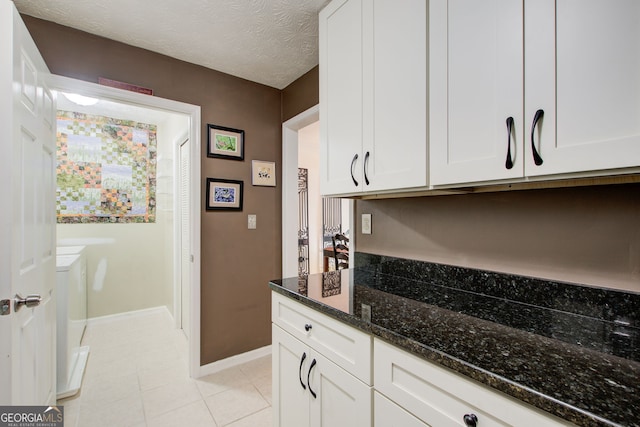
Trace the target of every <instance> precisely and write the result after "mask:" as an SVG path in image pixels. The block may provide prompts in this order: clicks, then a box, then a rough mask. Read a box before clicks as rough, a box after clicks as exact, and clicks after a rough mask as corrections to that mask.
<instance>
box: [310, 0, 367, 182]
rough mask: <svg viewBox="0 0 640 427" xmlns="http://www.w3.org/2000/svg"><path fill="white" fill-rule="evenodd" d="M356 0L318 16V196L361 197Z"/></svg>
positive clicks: (359, 41)
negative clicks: (348, 194) (358, 195)
mask: <svg viewBox="0 0 640 427" xmlns="http://www.w3.org/2000/svg"><path fill="white" fill-rule="evenodd" d="M361 16H362V0H349V1H347V0H343V1H334V2H332V3H331V4H329V6H327V7H326V8H325V9H324V10H323V11H322V12H321V14H320V22H319V32H320V36H319V37H320V40H319V52H320V147H321V148H320V180H321V181H320V190H321V193H322V194H339V193H345V192H355V191H361V189H362V185H363V181H362V171H363V169H362V164H363V156H362V46H363V45H362V19H361Z"/></svg>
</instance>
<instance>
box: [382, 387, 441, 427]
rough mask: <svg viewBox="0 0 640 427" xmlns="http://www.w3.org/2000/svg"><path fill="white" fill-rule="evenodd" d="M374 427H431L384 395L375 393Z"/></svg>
mask: <svg viewBox="0 0 640 427" xmlns="http://www.w3.org/2000/svg"><path fill="white" fill-rule="evenodd" d="M373 425H374V427H429V426H428V425H427V424H425V423H423V422H422V421H420V420H419V419H417V418H416V417H414V416H413V415H411V414H410V413H408V412H407V411H405V410H404V409H402V408H401V407H399V406H398V405H396V404H395V403H393V402H392V401H390V400H389V399H387V398H386V397H384V396H383V395H381V394H380V393H378V392H374V397H373Z"/></svg>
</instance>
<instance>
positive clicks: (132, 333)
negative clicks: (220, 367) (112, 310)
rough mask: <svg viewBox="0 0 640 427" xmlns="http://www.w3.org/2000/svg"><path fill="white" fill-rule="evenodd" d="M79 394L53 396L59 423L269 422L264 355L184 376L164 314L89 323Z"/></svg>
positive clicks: (142, 426)
mask: <svg viewBox="0 0 640 427" xmlns="http://www.w3.org/2000/svg"><path fill="white" fill-rule="evenodd" d="M83 345H89V346H90V348H91V350H90V354H89V361H88V363H87V369H86V372H85V375H84V380H83V385H82V389H81V390H80V392H79V393H78V394H77V395H75V396H72V397H69V398H67V399H62V400H60V401H58V404H60V405H64V411H65V426H66V427H102V426H105V427H106V426H108V427H114V426H118V427H174V426H190V427H200V426H207V427H223V426H228V427H271V423H272V419H271V357H270V356H267V357H263V358H260V359H257V360H254V361H251V362H249V363H246V364H243V365H239V366H236V367H233V368H229V369H226V370H224V371H221V372H218V373H215V374H212V375H209V376H206V377H202V378H198V379H191V378H189V375H188V369H187V354H188V352H187V340H186V339H185V337H184V335H183V334H182V331H180V330H177V329H175V327H174V325H173V320H172V319H171V316H170V315H169V313H168V312H164V311H157V312H155V311H154V312H150V313H145V314H136V315H134V316H131V317H128V318H125V319H121V318H118V319H114V320H110V321H105V322H103V323H92V324H90V325H89V326H88V327H87V330H86V332H85V336H84V339H83Z"/></svg>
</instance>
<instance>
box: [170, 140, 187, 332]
mask: <svg viewBox="0 0 640 427" xmlns="http://www.w3.org/2000/svg"><path fill="white" fill-rule="evenodd" d="M183 144H191V141H190V140H189V133H184V134H181V135H180V137H179V138H177V139H176V140H175V141H174V142H173V145H174V147H173V158H174V160H175V165H174V168H173V169H174V173H173V176H174V177H175V179H174V180H173V194H174V198H173V212H174V215H173V241H174V251H173V265H174V269H173V319H174V321H175V324H176V328H178V329H183V324H182V314H183V313H182V220H183V218H182V209H181V208H182V191H181V189H182V165H181V163H180V147H182V145H183ZM189 148H191V146H189ZM189 160H191V159H189ZM189 169H191V165H189ZM187 326H188V325H187ZM189 332H191V331H187V332H186V334H187V337H188V336H189V335H188V334H189Z"/></svg>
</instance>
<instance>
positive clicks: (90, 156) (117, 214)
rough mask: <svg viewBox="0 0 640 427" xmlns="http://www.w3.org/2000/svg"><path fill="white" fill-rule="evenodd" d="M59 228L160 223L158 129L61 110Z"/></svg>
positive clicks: (58, 169) (59, 118)
mask: <svg viewBox="0 0 640 427" xmlns="http://www.w3.org/2000/svg"><path fill="white" fill-rule="evenodd" d="M57 126H58V128H57V150H58V151H57V158H58V164H57V170H56V176H57V179H56V181H57V192H56V204H57V214H58V223H62V224H73V223H131V222H134V223H149V222H155V219H156V164H157V134H156V133H157V129H156V125H152V124H146V123H139V122H135V121H130V120H120V119H114V118H110V117H102V116H93V115H89V114H83V113H77V112H70V111H58V117H57Z"/></svg>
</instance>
